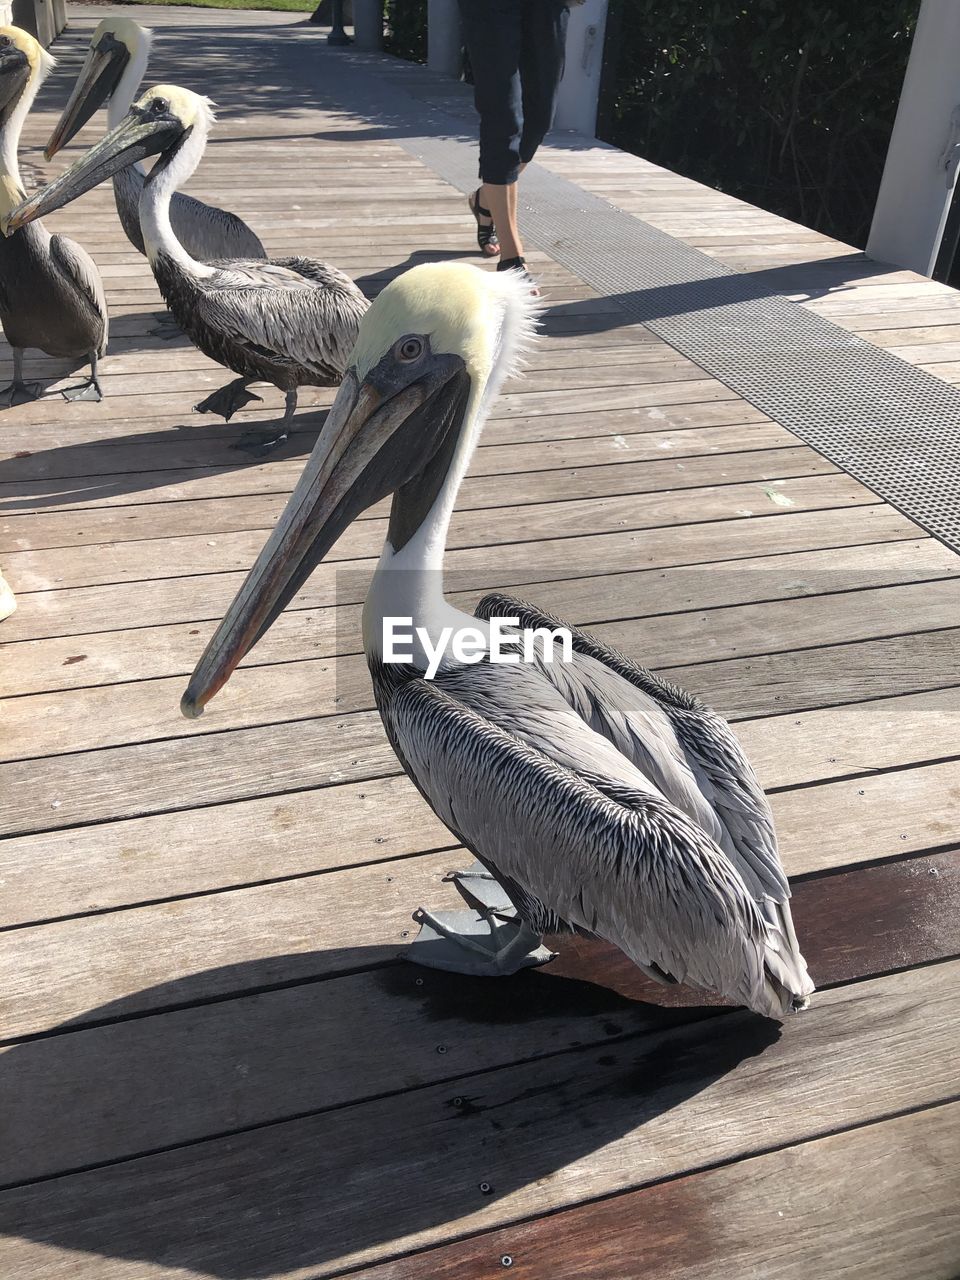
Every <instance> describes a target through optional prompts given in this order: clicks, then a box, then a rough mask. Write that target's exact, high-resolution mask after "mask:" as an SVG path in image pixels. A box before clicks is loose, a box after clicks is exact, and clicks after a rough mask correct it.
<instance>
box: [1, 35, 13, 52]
mask: <svg viewBox="0 0 960 1280" xmlns="http://www.w3.org/2000/svg"><path fill="white" fill-rule="evenodd" d="M12 44H13V41H12V40H11V39H10V37H9V36H0V49H9V48H10V46H11V45H12Z"/></svg>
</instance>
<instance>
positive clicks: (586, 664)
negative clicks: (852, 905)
mask: <svg viewBox="0 0 960 1280" xmlns="http://www.w3.org/2000/svg"><path fill="white" fill-rule="evenodd" d="M511 274H512V273H502V274H499V275H498V274H491V273H485V272H482V271H480V270H478V269H477V268H475V267H468V266H463V265H460V264H454V263H445V264H439V265H431V266H421V267H416V268H414V269H413V270H411V271H409V272H407V273H406V274H405V275H403V276H401V277H399V278H398V279H397V280H395V281H394V282H393V283H391V284H390V285H389V286H388V287H387V288H386V289H385V290H384V291H383V292H382V293H381V294H380V296H379V297H378V298H377V300H376V301H375V302H374V303H373V305H372V307H371V309H370V310H369V311H368V313H367V315H366V316H365V318H364V320H363V323H362V324H361V327H360V334H359V337H358V340H357V345H356V348H355V349H354V352H353V354H352V358H351V366H350V369H349V370H348V372H347V374H346V376H345V378H344V380H343V384H342V386H341V388H340V392H339V394H338V395H337V399H336V403H335V404H334V406H333V408H332V410H331V411H330V414H329V416H328V418H327V420H326V422H325V423H324V426H323V429H322V431H321V434H320V438H319V440H318V441H317V445H316V448H315V449H314V451H313V453H312V455H311V457H310V459H309V461H308V462H307V465H306V468H305V469H304V472H303V475H302V477H301V479H300V482H299V484H298V485H297V488H296V490H295V491H294V493H293V495H292V497H291V498H290V501H289V502H288V504H287V507H286V509H285V511H284V513H283V515H282V516H281V517H280V520H279V522H278V524H277V526H276V529H275V530H274V532H273V533H272V534H271V536H270V539H269V540H268V542H267V544H266V546H265V547H264V549H263V551H262V552H261V554H260V557H259V559H258V560H257V562H256V564H255V565H254V567H253V569H252V571H251V573H250V575H249V577H248V578H247V580H246V582H245V583H244V585H243V586H242V587H241V589H240V592H239V594H238V595H237V598H236V599H235V601H234V602H233V604H232V605H231V606H230V609H229V610H228V612H227V615H226V617H225V618H224V620H223V621H222V622H221V624H220V626H219V627H218V629H217V631H216V633H215V634H214V636H213V638H212V640H211V641H210V643H209V645H208V646H207V649H206V651H205V652H204V654H203V657H202V658H201V659H200V661H199V663H198V664H197V667H196V669H195V671H194V673H193V676H192V678H191V680H190V683H189V685H188V687H187V690H186V693H185V694H184V697H183V702H182V704H181V705H182V710H183V711H184V713H185V714H186V715H188V716H195V715H198V714H200V712H201V711H202V709H203V707H204V704H205V703H206V702H208V701H209V699H210V698H211V697H213V695H214V694H215V693H216V692H217V690H218V689H220V688H221V687H222V686H223V684H224V683H225V681H226V680H227V679H228V677H229V676H230V673H231V672H232V671H233V670H234V668H235V667H236V666H237V664H238V662H240V661H241V660H242V658H243V657H244V655H245V654H246V653H247V652H248V651H249V650H250V648H251V647H252V646H253V645H254V644H255V643H256V642H257V640H258V639H259V638H260V637H261V636H262V635H263V634H264V632H265V631H267V629H268V628H269V627H270V626H271V624H272V623H273V622H274V621H275V620H276V618H277V617H278V615H279V614H280V612H281V611H282V610H283V608H284V607H285V606H286V605H287V604H288V603H289V602H290V600H292V599H293V597H294V595H295V594H296V593H297V592H298V591H299V590H300V588H301V586H302V585H303V583H304V582H305V581H306V579H307V578H308V577H309V575H310V573H311V572H312V570H313V569H314V567H315V566H316V565H317V564H318V562H319V561H320V560H321V559H322V558H323V556H324V555H325V554H326V552H327V551H328V550H329V548H330V547H331V546H332V544H333V543H334V542H335V541H336V539H337V538H338V537H339V536H340V534H341V533H342V532H343V531H344V529H345V528H346V527H347V526H348V525H349V524H350V523H351V522H352V521H353V520H355V519H356V518H357V516H359V515H360V513H361V512H362V511H364V510H365V509H367V508H368V507H370V506H371V505H372V504H373V503H375V502H377V501H379V500H380V499H382V498H384V497H386V496H387V495H388V494H393V504H392V509H391V512H390V519H389V526H388V533H387V540H386V544H385V546H384V549H383V553H382V556H381V559H380V561H379V564H378V567H377V570H376V573H375V575H374V578H373V582H372V584H371V587H370V590H369V594H368V596H367V599H366V602H365V605H364V613H363V641H364V649H365V651H366V655H367V661H368V663H369V667H370V671H371V675H372V679H373V688H374V695H375V700H376V703H377V707H378V709H379V711H380V715H381V717H382V719H383V723H384V727H385V729H386V732H387V735H388V737H389V739H390V742H391V745H392V746H393V748H394V750H395V752H396V753H397V756H398V758H399V760H400V763H401V764H402V765H403V768H404V769H405V770H406V772H407V773H408V774H409V776H410V777H411V778H412V780H413V782H414V783H415V784H416V786H417V788H418V790H419V791H420V793H421V794H422V795H423V797H424V798H425V799H426V800H427V802H428V803H429V805H430V806H431V808H432V809H433V810H434V812H435V813H436V814H437V816H438V817H439V818H440V819H441V820H442V821H443V822H444V823H445V824H446V825H447V826H448V827H449V828H450V830H451V831H452V832H453V834H454V836H455V837H456V838H457V839H458V840H459V841H461V842H462V843H463V844H464V845H465V846H466V847H467V848H468V849H470V850H471V851H472V852H473V853H474V855H475V856H476V857H477V858H478V859H479V861H480V863H481V864H482V866H483V867H484V868H485V869H486V872H487V873H488V874H489V876H490V877H491V878H492V880H494V881H495V882H496V885H497V886H499V887H500V888H501V889H502V891H503V893H504V894H505V895H506V898H507V899H508V900H509V903H510V905H511V907H512V908H513V911H512V913H511V912H505V913H504V912H498V911H496V910H493V911H487V912H481V913H477V912H464V911H461V912H453V913H446V914H436V915H435V914H432V913H430V912H426V911H421V912H419V913H418V915H417V916H416V917H415V918H418V919H420V921H421V925H422V928H421V933H420V936H419V938H418V939H417V941H416V942H414V943H413V944H412V945H411V947H410V957H411V959H417V960H419V961H420V962H421V963H424V964H427V965H432V966H434V967H436V968H442V969H448V970H452V971H455V972H463V973H470V974H488V975H491V976H499V975H502V974H507V973H512V972H515V971H516V970H517V969H520V968H523V967H525V966H527V965H531V964H539V963H542V962H543V961H544V960H547V959H549V958H550V953H549V952H547V951H546V950H545V948H544V947H543V946H542V945H541V937H542V935H543V934H544V933H546V932H550V933H556V932H562V931H574V932H577V933H581V934H586V935H590V936H593V937H598V938H603V939H605V940H606V941H608V942H611V943H614V944H615V945H616V946H618V947H620V948H621V949H622V950H623V951H624V952H625V953H626V954H627V955H628V956H629V957H630V958H631V959H632V960H633V961H634V962H635V963H636V964H637V965H639V967H640V968H641V969H642V970H643V971H644V972H645V973H647V974H649V975H650V976H652V977H654V978H656V979H658V980H660V981H662V982H676V981H681V982H689V983H692V984H694V985H696V986H698V987H702V988H708V989H711V990H714V991H717V992H719V993H721V994H722V995H724V996H726V997H728V998H729V999H732V1000H734V1001H736V1002H737V1003H739V1004H744V1005H747V1006H749V1007H750V1008H751V1009H754V1010H756V1011H757V1012H758V1013H761V1014H765V1015H766V1016H767V1017H771V1018H781V1017H783V1016H784V1015H785V1014H786V1013H787V1012H789V1011H791V1010H795V1009H798V1008H801V1007H803V1005H804V1004H805V1003H806V1000H807V996H808V995H809V993H810V992H811V991H812V990H813V986H812V983H811V982H810V979H809V977H808V975H807V970H806V965H805V963H804V960H803V957H802V956H801V954H800V951H799V948H798V945H797V939H796V935H795V933H794V928H793V922H792V920H791V915H790V906H789V893H790V891H789V888H788V885H787V880H786V877H785V875H784V872H783V869H782V867H781V865H780V859H779V856H778V853H777V846H776V839H775V836H774V830H773V823H772V819H771V814H770V809H769V807H768V804H767V802H766V799H765V797H764V795H763V792H762V790H761V789H760V786H759V783H758V782H757V780H756V777H755V776H754V773H753V770H752V769H751V768H750V765H749V764H748V762H747V760H746V758H745V757H744V755H743V752H742V750H741V748H740V746H739V744H738V743H737V741H736V739H735V738H734V736H733V733H732V732H731V730H730V728H729V726H728V725H727V724H726V722H725V721H724V720H722V719H721V718H720V716H718V715H717V714H716V713H714V712H713V711H711V710H709V709H708V708H707V707H705V706H704V705H703V704H702V703H700V702H699V701H698V700H697V699H696V698H693V697H691V696H690V695H688V694H686V693H684V692H683V691H682V690H681V689H679V688H677V687H675V686H673V685H670V684H667V683H666V682H665V681H663V680H661V679H659V678H658V677H657V676H655V675H654V674H653V673H652V672H650V671H647V670H645V669H644V668H642V667H640V666H638V665H636V664H635V663H633V662H632V661H630V659H628V658H626V657H624V656H623V655H622V654H620V653H617V652H616V651H614V650H612V649H608V648H607V647H606V646H604V645H603V644H601V643H600V642H598V641H597V640H594V639H592V638H591V637H590V636H589V635H587V634H586V633H585V632H582V631H579V630H577V629H576V628H573V627H569V628H567V630H568V631H569V633H570V636H571V640H572V644H571V655H570V661H564V662H559V663H557V662H548V661H546V660H545V658H544V656H543V655H541V656H540V657H539V658H535V659H534V660H532V661H527V660H526V659H525V660H524V661H523V662H520V663H517V664H515V665H502V664H499V663H494V662H491V661H490V660H489V657H490V652H491V648H490V646H491V644H492V633H493V630H494V628H493V625H492V620H493V619H501V620H505V619H508V618H511V617H513V618H517V619H519V626H520V628H522V629H523V631H529V630H530V629H533V628H539V627H543V626H547V627H549V628H555V627H556V626H557V625H558V622H557V619H554V618H551V617H550V616H549V615H548V614H545V613H542V612H541V611H539V610H538V609H535V608H533V607H532V606H530V605H526V604H524V603H523V602H521V601H517V600H512V599H509V598H508V597H505V596H500V595H494V596H488V597H487V598H486V599H484V600H483V601H481V603H480V605H479V606H478V609H477V612H476V616H471V615H469V614H465V613H462V612H460V611H458V610H457V609H455V608H454V607H453V606H452V605H451V604H449V603H448V602H447V601H446V599H445V598H444V595H443V587H442V566H443V554H444V543H445V539H446V534H447V528H448V524H449V520H450V516H451V513H452V511H453V507H454V503H455V500H456V496H457V490H458V487H459V485H460V482H461V479H462V478H463V475H464V473H465V471H466V469H467V466H468V463H469V461H470V456H471V454H472V453H473V450H474V448H475V446H476V444H477V439H478V436H479V434H480V429H481V426H482V424H483V421H484V419H485V418H486V417H487V415H488V414H489V412H490V410H491V408H492V405H493V402H494V400H495V398H496V396H497V393H498V390H499V388H500V386H501V384H502V382H503V380H504V379H505V378H506V377H508V376H509V375H510V374H512V373H514V372H515V371H516V369H517V366H518V359H519V357H520V354H521V352H522V351H523V349H524V347H525V345H526V344H527V343H528V342H529V340H530V337H531V332H532V328H533V319H534V314H535V313H534V311H533V309H532V307H531V302H530V296H529V292H528V290H527V289H526V287H525V286H524V284H523V281H522V279H520V278H511ZM392 618H401V619H404V620H405V621H409V620H412V627H407V630H408V631H409V630H412V629H414V628H416V629H421V630H420V631H419V637H418V639H416V640H415V641H414V642H413V643H412V645H411V648H410V651H409V653H403V654H402V655H401V661H400V662H399V663H397V662H396V661H388V657H389V656H390V655H389V654H388V652H387V647H386V645H385V643H384V634H385V630H384V628H385V623H386V622H387V620H389V619H392ZM446 628H452V629H453V630H454V631H460V632H461V634H463V635H466V634H467V633H468V632H469V631H473V632H477V633H479V646H480V647H479V657H480V659H481V660H480V661H478V662H474V663H467V662H463V661H459V660H457V659H456V658H455V657H453V656H450V654H449V653H448V654H447V656H446V657H445V658H444V660H443V662H442V664H441V666H440V668H439V670H438V671H437V672H436V675H435V678H433V679H429V678H426V672H427V671H428V669H429V668H428V662H429V656H428V655H429V653H430V652H432V651H434V650H436V648H437V646H438V643H439V640H440V637H441V635H442V634H443V633H444V631H445V629H446ZM427 641H429V644H428V643H427ZM454 652H455V650H454Z"/></svg>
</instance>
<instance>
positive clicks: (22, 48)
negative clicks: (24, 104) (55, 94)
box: [0, 27, 53, 122]
mask: <svg viewBox="0 0 960 1280" xmlns="http://www.w3.org/2000/svg"><path fill="white" fill-rule="evenodd" d="M52 66H53V59H52V58H51V57H50V55H49V54H48V53H46V52H45V51H44V49H43V48H41V46H40V45H39V44H38V43H37V41H36V40H34V38H33V36H32V35H30V34H29V33H28V32H26V31H21V30H20V28H19V27H0V121H2V122H6V120H8V119H9V117H10V116H11V115H12V114H13V111H14V109H15V108H16V106H17V104H18V102H19V101H20V100H21V99H22V97H23V94H24V90H26V89H28V88H30V89H32V90H33V93H36V90H37V89H38V88H39V86H40V82H41V81H42V80H43V78H44V76H46V74H47V72H48V71H49V70H50V68H51V67H52ZM33 93H31V95H30V97H31V99H32V97H33Z"/></svg>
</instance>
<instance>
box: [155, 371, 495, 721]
mask: <svg viewBox="0 0 960 1280" xmlns="http://www.w3.org/2000/svg"><path fill="white" fill-rule="evenodd" d="M425 364H426V369H425V371H424V372H423V373H422V374H419V375H418V376H417V378H416V380H410V379H409V378H406V379H404V378H403V377H402V376H398V375H399V373H400V371H398V370H397V368H396V366H395V365H393V364H391V363H389V362H388V358H387V357H385V358H384V360H383V361H381V363H380V365H378V366H377V368H376V369H374V370H373V371H372V372H371V374H370V375H368V377H367V378H366V379H365V380H364V382H362V383H360V382H358V381H357V377H356V375H355V373H354V372H353V370H350V371H348V373H347V375H346V377H345V378H344V380H343V382H342V384H341V386H340V390H339V392H338V393H337V398H336V400H335V401H334V405H333V408H332V409H331V410H330V413H329V415H328V417H327V420H326V422H325V423H324V425H323V430H322V431H321V433H320V437H319V439H318V440H317V443H316V446H315V447H314V450H313V453H312V454H311V455H310V458H309V459H308V461H307V465H306V467H305V468H304V471H303V474H302V476H301V477H300V481H299V483H298V485H297V487H296V489H295V490H294V491H293V494H292V495H291V497H290V500H289V502H288V503H287V505H286V508H285V509H284V511H283V514H282V515H281V517H280V520H279V521H278V523H277V525H276V528H275V529H274V531H273V533H272V534H271V535H270V538H269V540H268V541H267V544H266V546H265V547H264V548H263V550H262V551H261V552H260V555H259V557H258V559H257V562H256V564H255V565H254V566H253V568H252V569H251V571H250V574H249V576H248V577H247V580H246V582H244V584H243V586H242V587H241V588H240V590H239V592H238V593H237V597H236V599H235V600H234V602H233V604H232V605H231V606H230V608H229V609H228V610H227V614H226V616H225V617H224V619H223V621H222V622H221V623H220V626H219V627H218V628H217V630H216V632H215V633H214V636H213V638H212V640H211V641H210V643H209V644H208V645H207V648H206V650H205V651H204V654H203V656H202V658H201V659H200V661H199V662H198V663H197V666H196V668H195V669H194V672H193V675H192V676H191V677H190V683H189V684H188V686H187V691H186V693H185V694H184V695H183V698H182V699H181V701H180V710H181V711H182V712H183V714H184V715H185V716H187V717H189V718H191V719H192V718H194V717H196V716H199V715H201V714H202V712H203V708H204V706H205V705H206V704H207V703H208V702H209V701H210V699H211V698H212V697H213V696H214V694H216V693H217V692H218V691H219V690H220V689H222V688H223V686H224V685H225V684H226V682H227V680H228V679H229V678H230V675H231V674H232V672H233V671H234V670H235V668H236V667H237V665H238V663H240V662H241V661H242V660H243V658H244V657H245V656H246V654H247V653H249V651H250V650H251V649H252V648H253V646H254V645H255V644H256V642H257V641H258V640H259V639H260V637H261V636H262V635H263V634H264V632H265V631H266V630H267V629H268V628H269V627H270V626H271V624H272V623H273V622H274V621H275V620H276V618H277V617H279V615H280V614H281V613H282V612H283V610H284V609H285V608H286V606H287V604H288V603H289V602H290V600H292V599H293V597H294V596H295V595H296V593H297V592H298V591H299V590H300V587H301V586H302V585H303V583H304V582H305V581H306V580H307V578H308V577H309V576H310V574H311V573H312V572H313V570H314V569H315V568H316V567H317V565H318V564H319V563H320V561H321V560H322V559H323V557H324V556H325V555H326V554H327V552H328V551H329V550H330V548H331V547H332V546H333V544H334V543H335V542H336V540H337V539H338V538H339V537H340V535H341V534H342V533H343V531H344V530H345V529H346V528H347V526H348V525H350V524H352V523H353V521H354V520H355V519H356V518H357V516H358V515H360V513H361V512H362V511H365V510H366V509H367V508H368V507H370V506H372V505H373V504H374V503H375V502H379V501H380V500H381V498H385V497H386V496H387V495H388V494H390V493H393V492H394V491H395V490H397V489H399V488H401V487H402V486H403V485H404V484H406V483H407V482H408V481H410V480H412V479H414V478H415V477H417V476H419V475H420V474H421V473H422V472H423V471H424V469H425V468H427V467H428V466H429V465H430V463H431V461H432V460H433V459H434V458H436V457H437V455H438V451H439V450H440V446H441V445H442V444H443V442H444V440H446V439H448V437H449V434H450V432H451V431H455V432H456V431H459V428H460V426H461V424H462V422H463V417H464V411H465V409H466V406H467V402H468V399H469V393H470V376H469V374H468V373H467V371H466V368H465V366H464V362H463V360H462V359H461V358H460V357H459V356H455V355H437V356H434V355H430V356H429V357H428V359H427V360H426V361H425Z"/></svg>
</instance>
